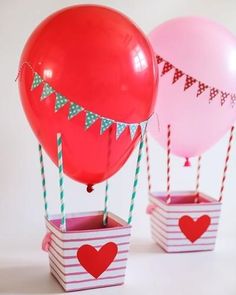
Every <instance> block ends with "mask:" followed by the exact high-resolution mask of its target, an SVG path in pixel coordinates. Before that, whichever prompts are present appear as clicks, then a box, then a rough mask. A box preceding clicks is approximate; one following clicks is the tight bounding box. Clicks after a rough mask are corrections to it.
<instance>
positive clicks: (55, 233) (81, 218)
mask: <svg viewBox="0 0 236 295" xmlns="http://www.w3.org/2000/svg"><path fill="white" fill-rule="evenodd" d="M102 219H103V212H102V211H98V212H88V213H82V214H81V213H80V214H69V215H67V216H66V224H67V230H66V232H62V231H61V230H60V216H59V215H57V216H51V217H50V218H49V221H48V220H46V226H47V229H48V231H49V233H50V236H51V237H50V245H49V251H48V252H49V261H50V270H51V273H52V274H53V276H54V277H55V278H56V279H57V280H58V281H59V283H60V284H61V285H62V287H63V288H64V290H65V291H77V290H84V289H92V288H100V287H108V286H115V285H121V284H123V283H124V278H125V269H126V262H127V256H128V251H129V244H130V242H129V240H130V231H131V226H130V225H128V224H127V223H126V222H125V221H124V220H122V219H120V218H119V217H117V216H116V215H114V214H112V213H109V214H108V224H107V226H106V227H104V226H103V223H102ZM110 242H112V243H115V244H116V245H117V254H116V256H115V258H114V260H113V261H112V262H111V264H110V265H109V266H108V268H107V269H106V270H105V271H104V272H103V273H102V274H101V275H100V276H99V277H98V278H95V277H94V276H93V275H91V274H90V273H89V272H88V271H86V269H85V268H84V267H83V266H82V265H81V263H80V262H79V260H78V258H77V251H78V249H79V248H80V247H81V246H83V245H90V246H92V247H91V248H95V249H96V251H99V250H100V249H101V247H102V246H104V245H106V244H107V243H110ZM96 251H95V252H96ZM88 259H90V263H91V257H88Z"/></svg>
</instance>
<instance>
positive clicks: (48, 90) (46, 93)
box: [41, 83, 54, 100]
mask: <svg viewBox="0 0 236 295" xmlns="http://www.w3.org/2000/svg"><path fill="white" fill-rule="evenodd" d="M53 92H54V89H53V88H52V87H51V86H50V85H49V84H48V83H45V84H44V86H43V92H42V95H41V99H42V100H43V99H45V98H47V97H48V96H49V95H50V94H52V93H53Z"/></svg>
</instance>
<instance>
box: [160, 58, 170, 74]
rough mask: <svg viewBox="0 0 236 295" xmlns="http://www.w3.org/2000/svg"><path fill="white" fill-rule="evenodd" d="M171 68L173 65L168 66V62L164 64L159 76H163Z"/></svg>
mask: <svg viewBox="0 0 236 295" xmlns="http://www.w3.org/2000/svg"><path fill="white" fill-rule="evenodd" d="M172 68H173V65H172V64H170V63H169V62H168V61H166V62H165V64H164V67H163V69H162V72H161V75H162V76H164V75H165V74H166V73H168V72H169V71H170V70H171V69H172Z"/></svg>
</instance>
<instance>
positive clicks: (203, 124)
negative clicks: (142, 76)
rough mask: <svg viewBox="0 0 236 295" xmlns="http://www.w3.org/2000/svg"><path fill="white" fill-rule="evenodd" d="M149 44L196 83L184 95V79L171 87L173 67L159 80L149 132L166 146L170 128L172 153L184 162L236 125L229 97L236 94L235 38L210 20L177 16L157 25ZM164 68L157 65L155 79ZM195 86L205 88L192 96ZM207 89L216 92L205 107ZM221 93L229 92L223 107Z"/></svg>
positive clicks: (203, 150) (235, 107) (235, 108)
mask: <svg viewBox="0 0 236 295" xmlns="http://www.w3.org/2000/svg"><path fill="white" fill-rule="evenodd" d="M150 41H151V44H152V46H153V48H154V51H155V53H156V54H158V55H159V56H161V57H162V58H164V60H165V61H168V62H170V63H171V64H172V65H174V67H175V68H178V69H180V70H182V71H183V72H184V73H185V74H187V75H190V76H191V77H193V78H195V79H196V80H197V81H196V82H195V83H194V84H193V85H192V86H191V87H189V88H188V89H186V90H185V91H184V85H185V80H186V75H183V76H182V77H181V78H180V79H179V80H178V81H176V82H175V83H174V84H172V81H173V76H174V72H175V68H172V69H171V70H170V71H168V72H167V73H166V74H165V75H163V76H162V77H161V78H160V80H159V89H158V100H157V104H156V106H155V112H156V114H157V116H153V118H152V120H151V122H150V124H149V131H150V132H151V134H152V135H153V136H154V138H155V139H156V140H157V141H158V142H159V143H160V144H161V145H162V146H164V147H166V141H167V125H168V124H170V125H171V152H172V153H174V154H175V155H178V156H182V157H186V158H189V157H193V156H197V155H200V154H202V153H203V152H205V151H206V150H207V149H208V148H210V147H211V146H212V145H213V144H215V143H216V142H217V141H218V140H219V139H220V138H221V137H222V136H223V135H224V134H225V133H226V131H227V130H228V129H229V128H230V127H231V126H232V124H234V121H235V120H236V104H235V106H234V107H232V104H231V102H232V99H233V98H234V97H232V96H231V95H230V94H232V93H233V94H234V93H236V39H235V37H234V36H233V35H232V34H231V33H230V32H229V31H228V30H226V29H225V28H224V27H222V26H221V25H219V24H217V23H215V22H213V21H210V20H207V19H204V18H199V17H182V18H176V19H173V20H170V21H167V22H165V23H163V24H162V25H160V26H158V27H157V28H156V29H155V30H154V31H153V32H152V33H151V34H150ZM164 63H165V62H164V61H163V62H162V63H160V64H159V73H160V75H161V73H162V67H163V65H164ZM198 81H201V82H203V83H204V84H205V85H208V86H209V87H208V88H207V89H206V90H205V91H204V92H203V93H202V94H201V95H199V96H198V97H197V95H196V94H197V91H198ZM212 87H215V88H216V89H219V93H218V95H216V97H214V98H213V100H212V101H211V103H209V97H210V89H211V88H212ZM221 91H224V92H227V93H230V94H229V95H228V96H227V98H226V100H225V103H224V104H223V105H221V98H222V93H221ZM235 99H236V96H235ZM222 102H223V101H222Z"/></svg>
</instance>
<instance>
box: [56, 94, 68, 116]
mask: <svg viewBox="0 0 236 295" xmlns="http://www.w3.org/2000/svg"><path fill="white" fill-rule="evenodd" d="M67 102H68V99H67V98H66V97H65V96H63V95H61V94H59V93H56V104H55V112H57V111H58V110H59V109H60V108H62V107H63V106H64V105H65V104H66V103H67Z"/></svg>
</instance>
